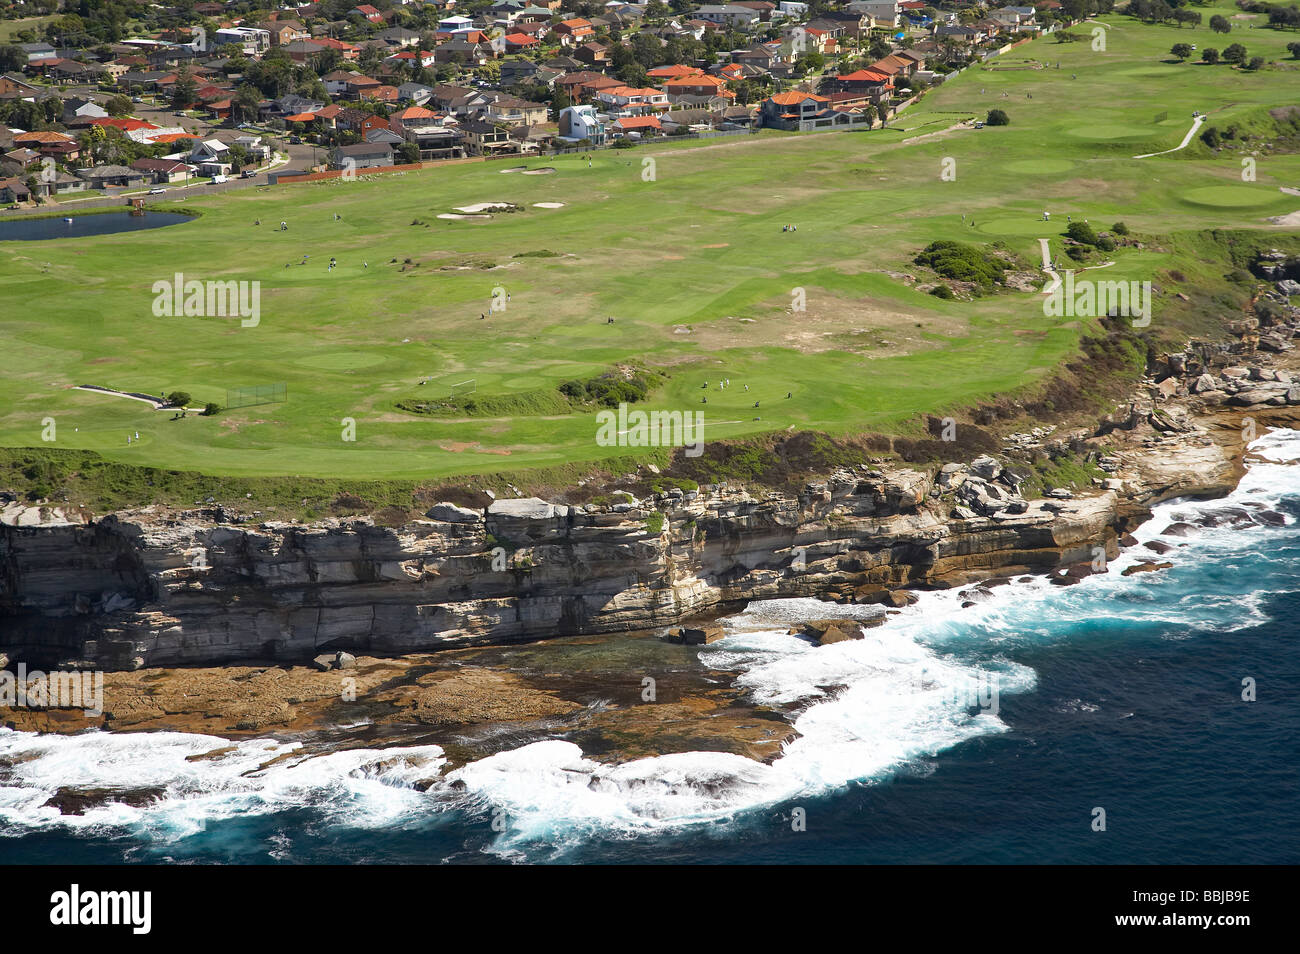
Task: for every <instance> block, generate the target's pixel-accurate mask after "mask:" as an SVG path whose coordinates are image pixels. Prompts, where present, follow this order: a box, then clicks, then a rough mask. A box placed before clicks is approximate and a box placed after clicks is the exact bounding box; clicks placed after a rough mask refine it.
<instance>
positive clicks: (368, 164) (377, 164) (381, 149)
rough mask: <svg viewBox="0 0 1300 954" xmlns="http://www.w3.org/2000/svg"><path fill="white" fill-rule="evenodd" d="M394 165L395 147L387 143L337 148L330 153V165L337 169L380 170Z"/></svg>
mask: <svg viewBox="0 0 1300 954" xmlns="http://www.w3.org/2000/svg"><path fill="white" fill-rule="evenodd" d="M392 164H393V147H392V146H391V145H390V144H388V143H386V142H361V143H357V144H356V145H355V146H335V147H334V149H333V150H331V152H330V165H332V166H333V167H334V168H335V169H354V170H356V169H379V168H383V167H384V166H391V165H392Z"/></svg>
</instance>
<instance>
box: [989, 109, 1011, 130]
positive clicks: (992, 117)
mask: <svg viewBox="0 0 1300 954" xmlns="http://www.w3.org/2000/svg"><path fill="white" fill-rule="evenodd" d="M984 122H985V123H986V124H987V125H989V126H1010V125H1011V119H1010V118H1009V117H1008V116H1007V114H1006V113H1004V112H1003V111H1002V110H1000V109H990V110H989V115H988V118H987V119H985V120H984Z"/></svg>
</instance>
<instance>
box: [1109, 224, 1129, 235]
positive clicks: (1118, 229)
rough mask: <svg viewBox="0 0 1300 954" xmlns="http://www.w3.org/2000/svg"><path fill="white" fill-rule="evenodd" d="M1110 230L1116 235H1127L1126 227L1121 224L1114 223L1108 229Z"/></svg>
mask: <svg viewBox="0 0 1300 954" xmlns="http://www.w3.org/2000/svg"><path fill="white" fill-rule="evenodd" d="M1110 230H1111V231H1112V232H1114V233H1115V234H1116V235H1128V226H1127V225H1125V224H1124V223H1123V222H1116V223H1115V224H1114V225H1112V226H1111V227H1110Z"/></svg>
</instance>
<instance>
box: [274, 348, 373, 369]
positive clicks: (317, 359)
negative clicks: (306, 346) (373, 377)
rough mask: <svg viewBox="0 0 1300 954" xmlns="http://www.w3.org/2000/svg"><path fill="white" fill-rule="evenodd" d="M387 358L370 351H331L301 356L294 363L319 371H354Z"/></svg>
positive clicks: (369, 366)
mask: <svg viewBox="0 0 1300 954" xmlns="http://www.w3.org/2000/svg"><path fill="white" fill-rule="evenodd" d="M387 360H388V359H387V358H386V357H384V356H383V355H382V354H374V353H373V352H370V351H330V352H327V353H325V354H313V355H311V356H309V357H306V358H299V359H298V360H297V361H295V362H294V364H300V365H302V366H303V367H304V368H315V369H316V370H317V371H353V370H355V369H357V368H373V367H374V366H375V365H377V364H383V363H384V362H385V361H387Z"/></svg>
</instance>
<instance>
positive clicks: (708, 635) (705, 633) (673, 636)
mask: <svg viewBox="0 0 1300 954" xmlns="http://www.w3.org/2000/svg"><path fill="white" fill-rule="evenodd" d="M725 635H727V634H726V633H725V632H724V631H723V629H722V627H721V626H715V625H713V624H708V625H705V626H674V627H672V628H671V629H669V630H668V632H667V633H665V634H664V639H665V640H667V641H668V642H670V643H678V644H679V645H683V646H705V645H708V644H709V643H716V642H717V641H718V640H720V639H722V637H724V636H725Z"/></svg>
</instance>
